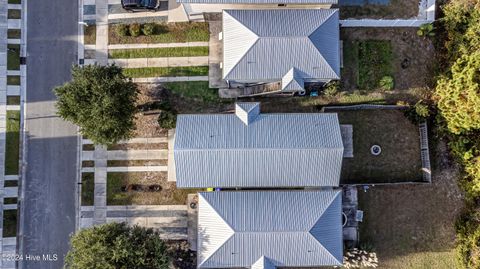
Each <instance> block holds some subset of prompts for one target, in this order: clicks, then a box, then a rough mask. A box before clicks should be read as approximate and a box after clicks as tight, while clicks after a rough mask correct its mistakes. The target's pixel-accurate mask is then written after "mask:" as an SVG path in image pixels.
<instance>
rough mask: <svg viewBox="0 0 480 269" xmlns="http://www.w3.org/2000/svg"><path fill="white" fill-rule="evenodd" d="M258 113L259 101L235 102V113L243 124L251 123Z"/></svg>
mask: <svg viewBox="0 0 480 269" xmlns="http://www.w3.org/2000/svg"><path fill="white" fill-rule="evenodd" d="M259 114H260V103H259V102H245V103H236V104H235V115H237V117H238V118H239V119H240V120H241V121H243V123H244V124H245V125H248V124H250V123H252V122H253V121H254V120H255V118H256V117H257V116H258V115H259Z"/></svg>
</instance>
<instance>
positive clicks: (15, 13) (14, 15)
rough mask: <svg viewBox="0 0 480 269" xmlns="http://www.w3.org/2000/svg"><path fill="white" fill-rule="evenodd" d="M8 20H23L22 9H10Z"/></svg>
mask: <svg viewBox="0 0 480 269" xmlns="http://www.w3.org/2000/svg"><path fill="white" fill-rule="evenodd" d="M8 18H9V19H21V18H22V11H21V10H20V9H9V10H8Z"/></svg>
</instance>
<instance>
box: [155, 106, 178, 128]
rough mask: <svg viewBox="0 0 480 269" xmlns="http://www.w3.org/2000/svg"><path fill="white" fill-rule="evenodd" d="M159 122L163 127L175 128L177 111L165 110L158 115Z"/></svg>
mask: <svg viewBox="0 0 480 269" xmlns="http://www.w3.org/2000/svg"><path fill="white" fill-rule="evenodd" d="M158 124H159V125H160V127H161V128H163V129H173V128H175V126H176V124H177V113H175V111H173V110H164V111H162V112H161V113H160V115H159V116H158Z"/></svg>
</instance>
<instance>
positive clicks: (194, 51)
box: [108, 47, 208, 59]
mask: <svg viewBox="0 0 480 269" xmlns="http://www.w3.org/2000/svg"><path fill="white" fill-rule="evenodd" d="M108 54H109V55H108V57H109V58H112V59H122V58H154V57H192V56H208V47H177V48H148V49H115V50H109V52H108Z"/></svg>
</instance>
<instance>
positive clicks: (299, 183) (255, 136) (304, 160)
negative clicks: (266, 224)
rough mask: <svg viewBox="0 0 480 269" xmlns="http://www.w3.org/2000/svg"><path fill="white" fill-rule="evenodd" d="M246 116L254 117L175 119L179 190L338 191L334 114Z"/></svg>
mask: <svg viewBox="0 0 480 269" xmlns="http://www.w3.org/2000/svg"><path fill="white" fill-rule="evenodd" d="M257 105H258V104H257ZM237 109H241V107H240V106H237ZM249 111H250V112H252V113H254V115H255V116H252V115H247V116H241V115H240V116H238V115H235V114H203V115H200V114H198V115H178V117H177V126H176V133H175V144H174V160H175V169H176V179H177V186H178V187H184V188H195V187H305V186H316V187H318V186H338V184H339V182H340V171H341V165H342V157H343V142H342V137H341V133H340V125H339V122H338V117H337V114H331V113H284V114H256V113H257V112H258V110H256V109H253V108H250V110H249ZM245 118H248V119H249V123H248V124H245Z"/></svg>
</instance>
